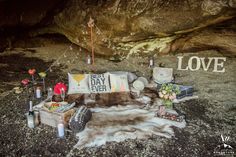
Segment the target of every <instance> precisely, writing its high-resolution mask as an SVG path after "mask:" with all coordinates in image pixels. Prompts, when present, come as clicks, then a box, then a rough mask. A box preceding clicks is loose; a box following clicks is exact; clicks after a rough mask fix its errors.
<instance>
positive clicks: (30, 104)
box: [29, 101, 34, 115]
mask: <svg viewBox="0 0 236 157" xmlns="http://www.w3.org/2000/svg"><path fill="white" fill-rule="evenodd" d="M29 115H34V111H33V102H32V101H30V102H29Z"/></svg>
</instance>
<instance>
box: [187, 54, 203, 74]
mask: <svg viewBox="0 0 236 157" xmlns="http://www.w3.org/2000/svg"><path fill="white" fill-rule="evenodd" d="M193 59H196V68H195V69H194V68H193V67H192V66H193ZM200 67H201V61H200V58H199V57H197V56H193V57H191V58H190V59H189V61H188V68H189V70H191V71H196V70H199V69H200Z"/></svg>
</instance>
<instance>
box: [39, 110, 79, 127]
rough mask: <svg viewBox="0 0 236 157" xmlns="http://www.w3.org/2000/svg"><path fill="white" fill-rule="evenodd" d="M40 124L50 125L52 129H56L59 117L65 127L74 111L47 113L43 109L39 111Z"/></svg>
mask: <svg viewBox="0 0 236 157" xmlns="http://www.w3.org/2000/svg"><path fill="white" fill-rule="evenodd" d="M39 113H40V122H41V123H42V124H46V125H50V126H52V127H57V124H58V122H59V120H60V117H62V118H63V121H64V124H65V126H66V127H67V126H68V122H69V120H70V117H71V116H72V115H73V114H74V113H75V109H70V110H68V111H66V112H64V113H58V112H49V111H46V110H44V109H41V110H39Z"/></svg>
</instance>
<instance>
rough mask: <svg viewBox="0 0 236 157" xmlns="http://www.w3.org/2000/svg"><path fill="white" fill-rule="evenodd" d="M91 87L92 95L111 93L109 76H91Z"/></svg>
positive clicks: (105, 74) (106, 74)
mask: <svg viewBox="0 0 236 157" xmlns="http://www.w3.org/2000/svg"><path fill="white" fill-rule="evenodd" d="M89 87H90V91H91V93H110V92H111V89H110V86H109V74H108V73H104V74H90V76H89Z"/></svg>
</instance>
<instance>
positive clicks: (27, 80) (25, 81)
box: [21, 79, 30, 86]
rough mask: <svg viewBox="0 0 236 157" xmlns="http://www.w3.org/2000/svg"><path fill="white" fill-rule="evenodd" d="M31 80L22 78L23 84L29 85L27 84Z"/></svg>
mask: <svg viewBox="0 0 236 157" xmlns="http://www.w3.org/2000/svg"><path fill="white" fill-rule="evenodd" d="M29 82H30V80H29V79H24V80H22V81H21V83H22V84H23V85H25V86H26V85H27V84H29Z"/></svg>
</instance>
